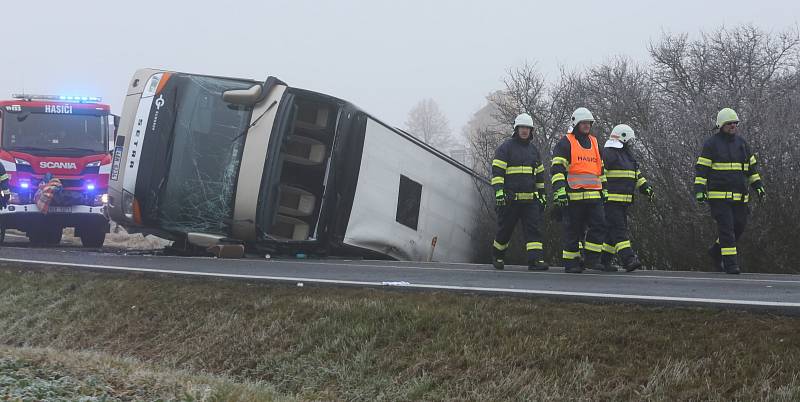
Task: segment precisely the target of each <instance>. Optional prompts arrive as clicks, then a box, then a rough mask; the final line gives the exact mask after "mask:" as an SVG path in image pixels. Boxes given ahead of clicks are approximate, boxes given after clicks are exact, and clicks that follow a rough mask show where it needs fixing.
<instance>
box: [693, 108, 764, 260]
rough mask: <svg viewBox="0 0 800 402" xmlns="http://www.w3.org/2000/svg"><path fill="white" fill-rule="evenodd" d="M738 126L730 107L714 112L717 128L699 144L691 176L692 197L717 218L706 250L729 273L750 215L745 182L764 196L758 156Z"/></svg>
mask: <svg viewBox="0 0 800 402" xmlns="http://www.w3.org/2000/svg"><path fill="white" fill-rule="evenodd" d="M738 126H739V116H738V115H737V114H736V112H735V111H734V110H733V109H730V108H725V109H722V110H720V111H719V113H717V124H716V129H717V130H718V131H717V133H716V134H714V135H712V136H711V138H709V139H707V140H706V142H705V143H704V144H703V150H702V152H701V153H700V157H699V158H697V165H696V168H695V170H696V175H695V179H694V192H695V199H696V200H697V202H698V203H700V204H703V203H705V202H708V204H709V207H710V209H711V216H713V217H714V220H715V221H717V230H718V233H719V237H718V238H717V241H716V242H715V243H714V245H712V246H711V248H710V249H709V250H708V253H709V255H710V256H711V258H712V260H713V262H714V267H715V269H719V268H720V267H721V268H722V269H723V270H724V271H725V272H727V273H729V274H738V273H739V272H740V268H739V261H738V251H737V249H736V242H737V241H738V240H739V238H741V236H742V234H743V233H744V229H745V226H746V225H747V218H748V216H749V215H750V209H749V207H748V202H749V200H750V195H749V189H748V186H749V187H750V188H752V189H753V190H755V193H756V194H757V195H758V198H759V200H763V199H764V197H766V192H765V190H764V185H763V183H762V182H761V176H760V175H759V174H758V160H757V159H756V157H755V155H753V153H752V152H751V151H750V146H749V145H748V144H747V141H745V140H744V138H742V137H741V136H738V135H736V131H737V129H738Z"/></svg>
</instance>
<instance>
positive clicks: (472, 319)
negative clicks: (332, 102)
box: [0, 264, 800, 401]
mask: <svg viewBox="0 0 800 402" xmlns="http://www.w3.org/2000/svg"><path fill="white" fill-rule="evenodd" d="M798 333H800V319H799V318H797V317H786V316H773V315H766V314H757V313H750V312H741V311H733V310H724V311H721V310H714V309H701V308H659V307H642V306H636V305H621V304H613V305H596V304H588V303H566V302H556V301H549V300H547V299H521V298H510V297H486V296H478V295H466V294H452V293H434V292H430V293H412V292H400V291H388V290H379V289H358V288H333V287H316V286H308V285H306V286H305V287H302V288H298V287H293V286H287V285H279V284H268V283H251V282H244V281H231V280H207V279H205V280H204V279H189V278H174V277H154V276H142V275H128V276H124V275H119V274H106V273H89V272H70V271H63V270H46V269H45V270H33V271H28V270H21V269H17V268H15V267H14V266H13V265H9V264H5V265H0V344H4V345H7V346H12V347H36V348H48V350H51V351H57V352H69V353H73V352H79V353H84V352H90V353H99V354H101V355H102V356H110V357H113V358H123V359H131V358H132V359H135V361H137V362H142V364H146V365H150V366H152V367H157V369H154V370H156V371H154V372H171V371H179V372H181V373H187V374H186V375H211V376H221V377H220V378H224V379H228V380H230V381H234V383H241V384H249V383H254V384H259V386H263V387H266V388H264V389H267V390H268V391H269V392H273V393H274V394H271V395H275V396H276V397H277V396H281V397H288V398H297V399H301V400H392V401H395V400H442V399H449V400H495V401H496V400H664V401H667V400H669V401H671V400H690V399H703V400H726V401H727V400H748V401H750V400H775V401H782V400H785V401H790V400H798V399H800V374H799V373H800V337H798V336H797V334H798ZM5 350H10V349H8V348H7V349H5ZM3 354H5V352H3ZM78 356H81V355H80V354H79V355H78ZM72 367H75V368H76V369H78V368H80V367H82V366H81V365H80V364H77V363H76V364H74V365H73V366H72ZM153 378H157V376H155V377H153ZM174 382H175V381H173V383H174ZM166 383H170V381H166ZM177 383H180V381H178V382H177ZM154 395H155V394H154ZM231 400H236V398H232V399H231Z"/></svg>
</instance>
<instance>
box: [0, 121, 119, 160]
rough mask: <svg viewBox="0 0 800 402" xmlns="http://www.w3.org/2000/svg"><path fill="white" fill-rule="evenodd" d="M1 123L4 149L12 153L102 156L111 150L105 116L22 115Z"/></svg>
mask: <svg viewBox="0 0 800 402" xmlns="http://www.w3.org/2000/svg"><path fill="white" fill-rule="evenodd" d="M2 121H3V131H2V132H3V143H2V147H3V148H4V149H6V150H9V151H14V150H17V151H22V152H33V153H37V152H38V153H44V154H50V153H76V154H99V153H104V152H106V150H107V149H108V148H107V147H108V144H107V141H108V131H107V130H108V125H107V124H108V123H107V119H106V118H105V116H98V115H89V114H86V115H84V114H71V115H64V114H46V113H31V112H20V113H11V114H6V115H5V116H4V118H3V120H2Z"/></svg>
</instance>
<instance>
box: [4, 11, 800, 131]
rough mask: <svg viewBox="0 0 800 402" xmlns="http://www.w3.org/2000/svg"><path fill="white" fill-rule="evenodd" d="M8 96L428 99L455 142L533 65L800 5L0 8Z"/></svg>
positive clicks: (776, 17)
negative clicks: (236, 89)
mask: <svg viewBox="0 0 800 402" xmlns="http://www.w3.org/2000/svg"><path fill="white" fill-rule="evenodd" d="M0 15H2V19H0V33H2V35H1V36H0V37H2V57H1V58H0V98H3V99H5V98H9V97H10V96H11V93H14V92H20V91H22V90H25V91H26V92H28V93H44V94H67V95H87V96H102V97H103V99H104V101H105V102H106V103H110V104H111V105H112V111H114V112H116V113H119V112H120V110H121V107H122V102H123V98H124V95H125V93H124V91H125V89H126V86H127V83H128V80H129V78H130V77H131V75H132V74H133V72H134V71H135V70H136V69H137V68H141V67H156V68H166V69H170V70H178V71H185V72H193V73H203V74H212V75H222V76H230V77H241V78H253V79H259V80H262V79H265V78H266V77H267V76H268V75H275V76H277V77H278V78H281V79H282V80H284V81H286V82H287V83H288V84H289V85H292V86H296V87H301V88H306V89H311V90H315V91H320V92H325V93H329V94H331V95H334V96H338V97H340V98H344V99H346V100H349V101H351V102H354V103H355V104H357V105H359V106H361V107H362V108H364V109H366V110H367V111H369V112H371V113H372V114H374V115H376V116H377V117H378V118H380V119H382V120H384V121H386V122H387V123H389V124H392V125H395V126H404V123H405V120H406V116H407V113H408V111H409V110H410V109H411V108H412V107H413V106H414V104H415V103H416V102H418V101H419V100H420V99H422V98H426V97H430V98H433V99H434V100H436V101H437V102H438V103H439V105H440V106H441V108H442V110H443V111H444V112H445V113H446V115H447V117H448V118H449V120H450V123H451V124H450V125H451V127H452V128H453V130H454V131H455V132H460V129H461V126H462V125H463V124H465V123H466V121H467V120H468V119H469V117H470V116H471V115H472V113H473V112H475V111H476V110H477V109H478V108H480V107H481V106H482V105H483V104H484V102H485V100H484V98H485V96H486V94H487V93H489V92H491V91H493V90H496V89H499V88H501V86H502V83H501V78H502V77H503V75H504V73H505V71H506V70H507V69H508V68H509V67H512V66H515V65H519V64H521V63H523V62H524V61H526V60H527V61H531V62H536V63H538V66H539V68H540V69H541V70H542V71H543V72H544V73H546V74H547V75H548V76H550V77H555V76H556V74H557V71H558V67H559V66H561V65H563V66H567V67H570V68H572V67H581V66H585V65H588V64H591V63H597V62H602V61H604V60H606V59H607V58H609V57H611V56H615V55H627V56H630V57H632V58H634V59H637V60H645V59H646V57H647V44H648V43H649V42H650V41H651V40H655V39H658V38H659V37H660V36H661V34H662V32H672V33H680V32H688V33H690V34H692V35H697V34H698V33H699V32H700V31H701V30H707V31H710V30H713V29H716V28H718V27H720V26H722V25H723V24H724V25H726V26H729V27H733V26H736V25H739V24H743V23H753V24H755V25H757V26H759V27H761V28H764V29H767V30H772V31H776V32H777V31H783V30H785V29H787V28H791V27H794V26H796V25H797V23H798V19H800V2H798V1H788V0H782V1H771V0H770V1H752V0H751V1H739V0H735V1H734V0H730V1H724V2H722V1H719V2H717V1H713V2H712V1H708V2H706V1H698V0H693V1H684V0H680V1H659V2H647V1H635V0H626V1H616V2H614V1H603V2H599V1H558V2H556V1H552V2H535V1H511V0H508V1H506V0H502V1H501V0H495V1H488V0H484V1H435V0H428V1H418V0H406V1H396V2H389V1H379V0H372V1H370V0H364V1H355V0H353V1H350V0H340V1H305V0H295V1H247V2H245V1H215V2H206V1H185V2H167V1H150V0H146V1H80V0H74V1H27V2H7V1H4V2H2V3H0Z"/></svg>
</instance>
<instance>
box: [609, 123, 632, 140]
mask: <svg viewBox="0 0 800 402" xmlns="http://www.w3.org/2000/svg"><path fill="white" fill-rule="evenodd" d="M634 138H636V133H634V132H633V129H632V128H631V126H629V125H627V124H617V125H616V126H615V127H614V129H613V130H611V135H609V136H608V139H610V140H617V141H619V142H621V143H623V144H624V143H626V142H628V141H630V140H632V139H634Z"/></svg>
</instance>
